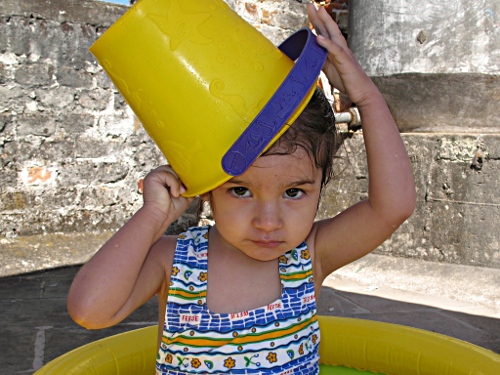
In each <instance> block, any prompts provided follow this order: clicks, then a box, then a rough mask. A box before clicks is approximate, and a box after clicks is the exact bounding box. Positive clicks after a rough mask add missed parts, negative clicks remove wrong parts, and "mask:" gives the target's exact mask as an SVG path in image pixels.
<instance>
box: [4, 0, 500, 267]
mask: <svg viewBox="0 0 500 375" xmlns="http://www.w3.org/2000/svg"><path fill="white" fill-rule="evenodd" d="M228 3H229V4H230V5H231V6H232V7H234V8H235V9H236V10H237V11H238V12H239V13H240V14H241V15H242V17H244V18H245V19H247V20H248V21H249V22H251V23H253V24H254V25H255V26H256V27H258V28H259V29H260V30H261V31H262V32H263V33H264V34H265V35H266V36H267V37H268V38H269V39H271V40H272V41H273V42H275V43H278V42H280V41H281V40H283V39H284V38H285V37H286V36H287V35H289V34H290V33H291V32H293V31H294V30H296V29H298V28H300V27H303V26H304V25H306V24H307V21H306V18H305V14H304V7H303V6H302V5H300V4H295V3H292V2H282V1H265V2H262V1H239V0H228ZM363 4H366V2H363ZM125 10H126V7H123V6H116V5H111V4H106V3H102V2H94V1H90V0H87V1H76V0H71V1H70V0H43V1H42V0H39V1H29V0H3V1H2V6H1V8H0V163H1V171H0V197H1V202H0V217H1V219H0V262H1V263H2V264H6V261H4V260H3V259H5V256H6V254H8V255H14V256H15V255H16V254H21V255H20V256H23V257H25V258H29V257H30V256H31V257H36V256H38V255H36V254H38V252H42V250H43V252H44V255H43V256H45V255H46V256H47V258H51V259H52V260H51V262H52V263H51V264H52V265H54V264H60V263H58V259H59V260H60V259H63V258H64V257H63V255H62V254H60V253H61V249H63V250H62V251H63V252H64V256H69V257H73V258H74V259H76V256H71V249H68V246H61V243H64V242H65V241H66V243H70V244H71V246H69V247H70V248H74V247H77V246H78V245H77V243H82V244H83V246H85V245H89V247H91V248H92V249H90V251H93V250H95V246H97V245H95V243H98V242H97V241H94V242H92V241H89V240H88V237H89V233H97V234H98V235H97V237H95V236H94V237H95V238H99V241H101V240H102V238H101V237H99V236H100V235H101V234H102V233H105V232H106V231H108V230H109V231H113V230H115V229H116V228H117V227H119V226H120V225H122V224H123V222H124V221H125V220H127V218H129V217H130V216H131V215H132V214H133V212H135V210H136V209H137V208H138V207H139V206H140V204H141V199H142V197H141V194H140V180H141V178H142V177H143V176H144V174H145V173H147V171H149V170H150V169H152V168H154V167H155V166H157V165H158V164H160V163H163V162H165V161H164V159H163V157H162V155H160V153H159V152H158V150H157V149H156V146H155V145H154V144H153V143H152V142H151V141H150V140H149V138H148V136H147V134H146V133H145V132H144V130H143V129H142V127H141V125H140V124H139V123H138V121H137V120H136V119H135V117H134V115H133V114H132V113H131V111H130V110H129V108H128V106H127V105H126V104H125V103H124V101H123V99H122V97H121V96H120V95H119V94H118V93H117V91H116V90H115V89H114V87H113V86H112V84H111V83H110V81H109V79H108V78H107V76H106V75H105V74H104V73H103V71H102V69H101V68H100V67H99V66H98V65H97V64H96V62H95V60H94V59H93V57H92V56H91V55H90V54H89V53H88V52H87V48H88V47H89V46H90V44H91V43H92V42H93V41H94V40H95V39H96V38H97V37H98V36H99V35H100V33H102V31H103V30H105V29H106V28H107V27H108V26H109V25H110V24H111V23H112V22H113V21H114V20H116V19H117V18H118V17H119V15H121V14H122V13H123V12H124V11H125ZM495 30H496V29H495ZM358 53H359V51H358ZM361 57H362V56H361ZM362 60H363V59H362ZM431 65H432V64H431ZM445 72H446V70H445V69H443V72H441V73H442V74H445ZM441 73H440V74H441ZM483 73H484V72H483ZM483 73H481V72H479V73H478V72H475V73H474V74H483ZM371 74H375V73H374V72H371ZM391 74H392V73H391ZM403 74H406V73H403ZM412 74H413V73H412ZM414 74H420V73H414ZM446 74H448V73H446ZM487 74H493V73H491V72H487ZM396 76H397V74H393V75H392V76H391V77H396ZM415 77H417V76H415ZM374 78H375V79H377V78H378V77H377V76H375V77H374ZM415 79H416V78H415ZM417 81H418V80H417ZM492 82H493V83H494V82H496V81H495V80H494V79H493V80H492ZM379 83H380V82H379ZM493 83H492V84H493ZM405 84H407V83H405ZM495 84H496V83H495ZM495 87H497V86H495ZM481 92H482V91H481ZM390 94H391V93H390V92H386V95H390ZM398 94H399V95H401V96H409V97H411V95H408V94H405V95H403V94H402V93H401V92H399V93H398ZM478 95H480V93H478ZM435 100H438V98H436V99H435ZM450 100H451V99H450ZM454 100H455V99H454ZM483 105H484V106H486V107H487V106H489V107H491V108H493V106H494V103H493V102H492V100H485V102H484V103H483ZM425 108H426V107H425V106H422V107H421V110H422V111H425ZM455 121H456V122H457V121H459V120H457V119H456V117H455ZM439 124H441V122H440V121H436V123H435V124H434V122H432V121H430V122H427V123H425V124H423V123H422V124H420V125H419V126H416V127H417V128H418V127H424V126H434V125H435V126H438V125H439ZM412 126H413V125H412ZM489 128H490V129H492V128H493V127H492V126H490V127H489ZM411 129H412V127H411V126H410V127H408V128H407V129H406V130H411ZM449 129H450V128H446V129H445V128H442V131H443V133H440V134H415V133H406V134H404V139H405V142H407V145H408V150H409V153H410V157H411V158H412V161H413V166H414V169H415V175H416V179H417V185H418V193H419V201H418V208H417V211H416V213H415V215H414V216H413V217H412V218H411V219H410V220H409V221H408V222H407V223H405V224H404V225H403V227H402V228H401V229H400V230H398V231H397V233H396V234H395V235H394V236H393V238H392V239H391V240H390V241H388V242H387V243H386V244H384V245H383V246H382V247H381V248H380V249H379V250H378V251H379V252H381V253H384V254H393V255H396V256H405V257H414V258H418V259H425V260H433V261H446V262H454V263H462V264H476V265H485V266H490V267H500V256H499V251H498V239H497V236H496V232H497V227H498V219H497V218H498V210H499V206H500V204H499V202H498V196H499V193H498V192H499V191H500V189H499V186H498V182H497V176H498V169H499V165H498V160H499V154H500V152H499V150H498V146H497V145H498V135H496V134H494V133H492V132H491V131H490V133H491V134H488V135H482V134H481V133H479V132H478V133H477V134H475V135H466V134H459V133H456V132H451V131H450V130H449ZM346 152H347V154H348V159H349V163H348V164H345V165H344V164H341V163H340V162H339V163H340V164H339V168H343V167H344V166H345V167H346V170H345V171H344V172H343V174H342V176H341V179H338V180H337V181H334V182H333V183H332V184H331V186H330V187H329V189H328V191H327V192H326V195H325V199H324V200H323V203H322V205H321V207H320V211H319V216H320V217H323V216H324V215H326V214H328V215H331V214H335V213H337V212H339V211H340V210H342V209H343V208H345V207H346V206H347V205H349V204H352V203H354V202H356V201H358V200H359V199H362V198H363V197H365V196H366V184H367V179H366V178H367V177H366V167H365V163H364V149H363V145H362V141H361V138H360V135H359V134H356V135H355V136H354V137H353V138H352V139H350V140H348V141H347V142H346ZM193 218H194V214H193V213H192V212H191V213H190V214H189V215H187V216H186V217H185V218H183V219H182V220H181V223H179V225H180V226H183V225H186V223H189V222H192V221H193ZM82 233H83V234H84V235H82ZM355 233H356V228H352V233H347V234H346V235H355ZM54 234H57V236H55V235H54ZM59 234H61V235H59ZM33 236H35V237H33ZM64 236H72V237H71V238H72V239H71V241H69V240H66V239H65V238H68V237H64ZM94 237H93V238H94ZM80 246H82V245H80ZM27 248H30V249H32V251H31V253H30V254H31V255H26V256H25V255H24V251H25V249H27ZM48 249H49V250H50V251H49V250H48ZM33 254H35V255H33ZM40 256H42V255H40ZM78 260H80V258H78ZM23 262H24V261H23ZM61 262H62V261H61ZM65 262H66V263H69V260H65ZM28 263H29V262H28ZM62 263H63V262H62ZM44 264H45V263H44ZM30 267H31V268H30ZM33 267H35V266H31V265H29V266H26V267H25V269H26V270H33V269H34V268H33ZM19 269H22V266H20V268H19ZM12 272H19V271H12Z"/></svg>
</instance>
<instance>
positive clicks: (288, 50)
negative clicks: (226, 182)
mask: <svg viewBox="0 0 500 375" xmlns="http://www.w3.org/2000/svg"><path fill="white" fill-rule="evenodd" d="M278 48H279V49H280V50H281V51H282V52H283V53H284V54H285V55H287V56H288V57H289V58H290V59H292V60H294V61H295V64H294V66H293V68H292V69H291V70H290V72H289V73H288V75H287V77H286V78H285V80H284V81H283V83H282V84H281V85H280V87H279V88H278V89H277V90H276V92H275V93H274V95H273V96H272V98H271V99H270V100H269V101H268V102H267V103H266V105H265V106H264V108H263V109H262V110H261V111H260V113H259V114H258V115H257V116H256V117H255V119H254V120H253V121H252V122H251V123H250V125H249V126H248V127H247V128H246V129H245V131H244V132H243V133H242V134H241V135H240V137H239V138H238V139H237V140H236V141H235V142H234V144H233V145H232V146H231V147H230V148H229V150H228V151H227V152H226V153H225V155H224V156H223V157H222V168H223V169H224V171H225V172H226V173H227V174H228V175H231V176H238V175H241V174H242V173H244V172H245V171H246V170H247V169H248V168H249V167H250V165H251V164H252V163H253V162H254V161H255V160H256V159H257V158H258V157H259V155H260V154H261V153H262V152H263V151H264V149H265V148H266V147H267V146H268V145H269V143H270V142H271V141H272V140H273V138H274V137H275V136H276V135H277V134H278V133H279V131H280V130H281V129H282V128H283V126H284V125H285V124H286V122H287V120H288V119H289V118H290V117H291V116H292V115H293V113H294V112H295V110H296V109H297V107H298V106H299V105H300V104H301V103H302V101H303V100H304V98H305V97H306V96H307V94H308V93H309V92H310V90H311V88H312V87H313V85H314V84H316V81H317V78H318V76H319V73H320V72H321V69H322V68H323V65H324V63H325V60H326V56H327V51H326V50H325V49H324V48H323V47H321V46H320V45H318V43H317V42H316V35H314V33H313V32H312V31H311V30H310V29H308V28H303V29H300V30H298V31H297V32H295V33H294V34H292V35H291V36H290V37H289V38H287V39H286V40H285V41H284V42H283V43H281V44H280V45H279V47H278Z"/></svg>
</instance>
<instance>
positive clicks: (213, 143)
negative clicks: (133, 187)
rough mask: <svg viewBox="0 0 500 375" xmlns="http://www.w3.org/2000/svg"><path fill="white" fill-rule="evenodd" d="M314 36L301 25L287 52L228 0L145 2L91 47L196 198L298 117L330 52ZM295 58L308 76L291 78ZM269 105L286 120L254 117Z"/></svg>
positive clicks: (248, 161) (252, 157)
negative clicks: (324, 53) (324, 51)
mask: <svg viewBox="0 0 500 375" xmlns="http://www.w3.org/2000/svg"><path fill="white" fill-rule="evenodd" d="M309 32H310V31H309ZM306 39H307V40H306ZM312 39H314V38H312V37H311V36H310V35H308V36H306V35H305V34H304V31H302V34H300V35H299V36H298V37H297V36H295V37H294V39H293V42H288V43H287V42H285V43H284V44H288V45H292V44H293V46H291V50H292V52H290V51H289V52H288V53H284V52H282V51H281V50H280V49H279V48H277V47H275V46H274V45H273V44H272V43H271V42H270V41H269V40H267V39H266V38H265V37H264V36H263V35H262V34H261V33H260V32H259V31H257V30H256V29H255V28H253V27H252V26H251V25H249V24H248V23H247V22H245V21H244V20H243V19H242V18H240V17H239V16H238V15H237V14H236V13H235V12H234V11H232V10H231V9H230V8H229V7H228V5H227V4H226V3H224V2H223V1H222V0H208V1H202V2H201V1H186V0H162V1H157V0H140V1H138V2H137V3H136V4H135V5H134V6H132V7H131V8H130V9H129V10H128V11H127V12H126V13H125V14H124V15H123V16H122V17H121V18H120V19H119V20H118V21H117V22H115V23H114V24H113V25H112V26H111V27H110V28H109V29H108V30H107V31H106V32H105V33H104V34H103V35H102V36H101V37H100V38H99V39H98V40H97V41H96V42H95V43H94V44H93V45H92V46H91V47H90V51H91V52H92V54H94V56H95V57H96V58H97V60H98V61H99V63H100V64H101V66H102V67H103V68H104V70H105V71H106V72H107V73H108V75H109V76H110V78H111V80H112V81H113V83H114V84H115V86H116V87H117V88H118V90H119V91H120V92H121V93H122V95H123V96H124V98H125V99H126V101H127V102H128V104H129V105H130V107H131V108H132V110H133V111H134V112H135V114H136V115H137V117H138V118H139V119H140V121H141V122H142V124H143V126H144V128H145V129H146V131H147V132H148V134H149V135H150V136H151V138H152V139H153V140H154V142H155V143H156V144H157V146H158V147H159V149H160V150H161V151H162V152H163V154H164V155H165V157H166V158H167V161H168V163H169V164H170V165H171V166H172V168H173V169H174V170H175V172H176V173H177V174H178V175H179V177H180V179H181V181H182V182H183V183H184V185H185V186H186V188H187V191H186V193H185V195H186V196H195V195H199V194H202V193H204V192H207V191H209V190H211V189H213V188H215V187H217V186H218V185H220V184H222V183H223V182H225V181H227V180H228V179H230V178H231V177H232V176H233V175H237V174H241V173H243V172H244V170H245V169H246V168H248V166H249V165H250V164H251V162H253V161H254V160H255V158H256V157H258V155H260V154H261V153H262V152H263V151H264V150H265V149H266V147H269V146H270V145H271V144H272V143H273V142H274V141H275V140H276V139H277V138H278V137H279V136H280V135H281V134H283V132H284V131H285V130H286V129H287V127H288V126H289V125H290V124H291V123H292V122H293V121H294V120H295V118H296V117H297V116H298V115H299V114H300V112H301V111H302V109H303V108H304V107H305V105H306V104H307V102H308V100H309V98H310V96H311V95H312V92H313V89H314V86H315V85H314V83H315V81H316V79H317V76H318V74H319V71H320V70H321V67H322V65H323V63H324V57H325V56H322V51H321V47H319V46H317V45H313V44H314V43H315V39H314V41H313V40H312ZM297 44H298V45H299V46H298V47H297V46H296V45H297ZM306 44H308V45H312V47H311V48H312V49H314V51H312V50H311V48H309V50H310V52H311V51H312V53H309V55H308V56H302V55H301V57H299V55H300V53H301V52H302V51H298V50H297V49H300V50H303V49H305V45H306ZM289 47H290V46H289ZM285 49H286V48H285ZM289 50H290V48H289ZM285 52H286V51H285ZM287 54H288V56H287ZM290 55H291V57H289V56H290ZM296 58H299V59H300V58H301V59H302V60H303V61H302V65H303V68H305V70H304V69H302V71H307V72H308V73H307V74H306V75H307V77H303V75H304V73H300V74H302V76H299V75H297V74H299V73H298V72H296V73H295V76H294V77H290V75H291V72H293V70H294V69H295V68H296V65H297V64H296V63H294V61H293V60H295V59H296ZM305 78H307V80H305ZM306 81H307V82H306ZM311 82H312V84H311ZM285 83H292V84H295V87H292V88H288V89H286V90H284V89H283V85H284V84H285ZM280 89H281V93H280V94H279V95H278V97H277V93H278V92H280ZM266 106H267V108H266ZM284 107H285V108H284ZM283 108H284V109H283ZM266 110H267V112H268V114H269V113H271V112H272V113H278V118H276V116H274V117H273V116H271V118H269V116H268V115H265V116H264V117H263V118H260V119H259V120H256V119H258V118H259V115H260V114H262V112H263V111H264V112H265V111H266ZM280 110H281V113H279V112H280ZM261 117H262V116H261ZM285 117H286V118H285ZM252 124H253V127H251V128H250V125H252ZM245 132H246V133H245ZM238 142H239V146H235V144H237V143H238ZM235 147H236V149H235Z"/></svg>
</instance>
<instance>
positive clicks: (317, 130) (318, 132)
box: [261, 87, 343, 190]
mask: <svg viewBox="0 0 500 375" xmlns="http://www.w3.org/2000/svg"><path fill="white" fill-rule="evenodd" d="M342 142H343V137H341V135H340V134H339V132H338V130H337V128H336V126H335V116H334V113H333V109H332V106H331V104H330V102H329V101H328V99H327V98H326V96H325V94H324V92H323V90H322V89H321V88H319V87H316V90H315V91H314V93H313V95H312V97H311V99H310V100H309V103H308V104H307V106H306V107H305V109H304V110H303V111H302V113H301V114H300V115H299V117H298V118H297V119H296V120H295V121H294V122H293V124H292V126H291V127H290V128H289V129H288V130H287V131H286V132H285V133H284V134H283V135H282V136H281V137H280V138H278V140H277V141H276V142H275V143H274V144H273V145H272V146H271V147H270V148H269V149H268V150H267V151H266V152H264V153H263V154H262V155H261V156H265V155H289V154H292V153H293V152H294V151H295V150H296V149H297V147H302V148H303V149H304V150H305V151H306V152H307V153H308V154H309V155H310V157H311V159H312V160H313V162H314V165H315V166H316V168H319V169H321V171H322V173H323V174H322V179H321V189H322V190H323V188H324V186H325V185H326V184H327V183H328V182H329V181H330V180H331V179H332V178H333V175H334V168H333V161H334V159H335V155H336V154H337V151H338V149H339V148H340V146H341V145H342Z"/></svg>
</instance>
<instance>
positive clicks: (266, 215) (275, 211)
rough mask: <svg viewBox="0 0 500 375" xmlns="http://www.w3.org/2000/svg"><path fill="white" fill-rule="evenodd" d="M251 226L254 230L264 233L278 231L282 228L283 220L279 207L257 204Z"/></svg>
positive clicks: (269, 204) (270, 204)
mask: <svg viewBox="0 0 500 375" xmlns="http://www.w3.org/2000/svg"><path fill="white" fill-rule="evenodd" d="M252 224H253V226H254V227H255V228H257V229H261V230H264V231H266V232H270V231H273V230H276V229H280V228H281V227H283V218H282V215H281V210H280V208H279V206H278V205H277V204H274V203H262V204H259V205H258V207H257V208H256V212H255V216H254V218H253V222H252Z"/></svg>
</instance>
